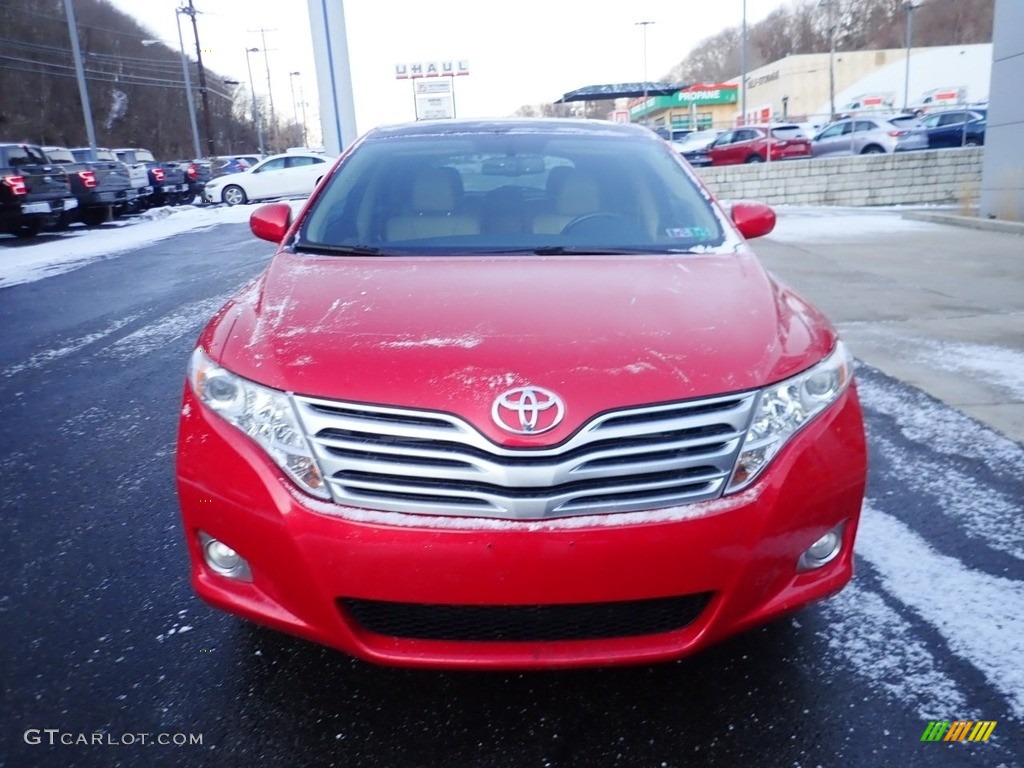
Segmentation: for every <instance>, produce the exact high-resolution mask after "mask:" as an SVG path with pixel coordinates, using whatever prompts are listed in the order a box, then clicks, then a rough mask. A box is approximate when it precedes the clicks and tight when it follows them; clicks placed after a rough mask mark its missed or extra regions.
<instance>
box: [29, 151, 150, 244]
mask: <svg viewBox="0 0 1024 768" xmlns="http://www.w3.org/2000/svg"><path fill="white" fill-rule="evenodd" d="M43 151H44V152H45V153H46V157H47V158H49V160H50V162H51V163H53V164H54V165H60V166H63V168H64V171H65V172H66V173H67V175H68V180H69V181H70V182H71V192H72V194H74V196H75V198H76V199H77V200H78V208H76V209H75V210H74V211H72V212H70V213H69V214H65V215H64V216H62V217H61V220H60V221H59V222H58V227H61V226H67V225H68V224H70V223H71V222H72V221H74V220H76V219H77V220H78V221H81V222H82V223H83V224H85V225H86V226H87V227H96V226H99V225H100V224H102V223H103V222H105V221H109V220H110V219H111V218H113V217H114V216H115V215H120V214H122V213H124V212H125V211H127V210H128V208H129V207H130V206H131V204H132V202H133V201H134V200H135V199H136V198H137V197H138V194H139V193H138V192H136V191H135V189H133V188H132V180H131V177H130V173H129V171H128V166H127V165H125V164H124V163H122V162H121V161H120V160H116V159H115V160H113V161H111V160H105V159H102V160H101V159H96V160H84V161H79V160H77V159H76V158H75V156H74V155H73V154H72V153H71V150H70V149H66V148H65V147H43Z"/></svg>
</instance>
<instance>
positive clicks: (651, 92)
mask: <svg viewBox="0 0 1024 768" xmlns="http://www.w3.org/2000/svg"><path fill="white" fill-rule="evenodd" d="M690 85H691V83H662V82H655V83H609V84H606V85H587V86H584V87H583V88H577V89H576V90H575V91H569V92H568V93H566V94H564V95H563V96H562V98H560V99H559V100H558V101H556V102H555V104H566V103H567V102H570V101H603V100H605V99H621V98H630V97H637V96H643V95H644V94H645V93H646V94H647V95H648V96H671V95H672V94H673V93H675V92H676V91H679V90H682V89H683V88H688V87H689V86H690Z"/></svg>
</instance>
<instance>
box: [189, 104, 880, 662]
mask: <svg viewBox="0 0 1024 768" xmlns="http://www.w3.org/2000/svg"><path fill="white" fill-rule="evenodd" d="M774 223H775V216H774V214H773V212H772V211H771V209H769V208H767V207H765V206H763V205H758V204H755V203H736V204H734V205H732V206H730V207H728V214H727V213H726V212H725V209H723V207H721V206H720V205H719V204H718V203H717V202H716V201H715V199H714V198H713V197H712V196H711V195H710V194H709V192H708V191H707V190H705V189H704V187H703V186H702V185H701V183H700V182H699V181H698V179H697V178H696V176H695V175H694V174H693V172H692V171H691V169H690V168H689V166H688V165H687V164H686V163H685V161H683V160H682V159H680V158H679V157H678V155H677V154H676V153H675V152H673V151H672V149H671V147H670V146H669V145H668V144H667V143H665V142H664V141H662V140H661V139H660V138H659V137H658V136H656V135H655V134H654V133H652V132H651V131H649V130H647V129H645V128H640V127H636V126H628V125H615V124H612V123H607V122H589V121H570V120H566V121H558V120H501V121H462V120H452V121H437V122H419V123H415V124H412V125H406V126H398V127H387V128H378V129H375V130H373V131H371V132H370V133H368V134H367V135H365V136H364V137H363V138H361V139H360V140H359V141H357V142H356V143H355V144H354V145H353V146H352V147H351V148H350V149H349V150H348V151H347V152H346V153H345V154H344V156H343V157H342V158H341V159H340V160H339V161H338V163H337V165H336V167H335V168H334V169H333V170H332V172H331V173H330V174H329V175H328V176H327V177H326V178H325V179H324V180H323V182H322V183H321V184H320V185H319V187H318V188H317V190H316V191H315V192H314V194H313V196H312V198H311V199H310V200H309V202H308V203H307V204H306V205H305V207H304V208H303V209H302V210H301V212H299V213H298V214H297V215H293V214H292V209H291V208H290V207H289V206H287V205H285V204H271V205H266V206H263V207H261V208H259V209H257V210H256V211H255V212H254V213H253V214H252V218H251V227H252V230H253V232H254V233H255V234H256V235H257V236H259V237H261V238H264V239H267V240H270V241H272V242H274V243H275V244H277V246H278V247H277V252H276V253H275V255H274V256H273V258H272V259H271V261H270V263H269V265H268V266H267V268H266V270H265V271H264V272H263V273H262V274H261V275H260V276H259V277H258V278H257V279H256V280H255V281H254V282H252V283H251V284H250V285H248V286H246V287H245V288H244V289H242V290H241V291H240V292H239V293H238V295H237V296H235V297H234V298H233V299H232V300H231V301H230V302H229V303H228V304H227V305H226V306H225V307H224V308H223V309H221V310H220V311H219V312H218V313H217V315H216V316H215V317H214V318H213V320H212V321H211V322H210V323H209V325H208V326H207V327H206V329H205V330H204V331H203V333H202V335H201V337H200V338H199V340H198V343H197V346H196V349H195V351H194V352H193V354H192V358H191V362H190V364H189V369H188V378H187V382H186V386H185V393H184V407H183V408H182V411H181V426H180V434H179V441H178V456H177V478H178V492H179V496H180V500H181V508H182V517H183V522H184V533H185V538H186V540H187V544H188V551H189V554H190V557H191V564H192V582H193V585H194V587H195V589H196V591H197V592H198V593H199V595H201V596H202V597H203V598H204V599H205V600H206V601H208V602H209V603H211V604H213V605H214V606H217V607H219V608H222V609H224V610H227V611H230V612H232V613H235V614H238V615H240V616H244V617H246V618H248V619H251V620H253V621H256V622H260V623H262V624H265V625H269V626H271V627H275V628H277V629H279V630H283V631H285V632H289V633H293V634H295V635H299V636H302V637H305V638H309V639H311V640H314V641H317V642H320V643H323V644H326V645H329V646H333V647H334V648H337V649H340V650H342V651H344V652H346V653H349V654H352V655H355V656H358V657H361V658H363V659H367V660H370V661H374V662H379V663H386V664H395V665H404V666H420V667H448V668H455V667H463V668H506V669H507V668H526V667H571V666H585V665H610V664H622V663H639V662H654V661H659V660H668V659H675V658H678V657H681V656H684V655H686V654H690V653H692V652H694V651H697V650H699V649H701V648H704V647H706V646H708V645H709V644H711V643H714V642H716V641H719V640H721V639H722V638H724V637H726V636H728V635H731V634H733V633H735V632H738V631H740V630H743V629H746V628H748V627H752V626H755V625H758V624H761V623H763V622H766V621H768V620H770V619H773V618H775V617H778V616H780V615H782V614H784V613H786V612H789V611H792V610H794V609H796V608H799V607H801V606H804V605H806V604H807V603H809V602H811V601H815V600H819V599H821V598H824V597H826V596H828V595H831V594H833V593H835V592H836V591H838V590H840V589H841V588H842V587H843V586H844V585H845V584H846V583H847V582H848V581H849V579H850V578H851V575H852V567H853V542H854V537H855V534H856V529H857V521H858V517H859V514H860V508H861V501H862V498H863V493H864V483H865V475H866V451H865V442H864V431H863V423H862V417H861V410H860V406H859V403H858V400H857V396H856V391H855V387H854V383H853V380H852V363H851V358H850V356H849V353H848V351H847V349H846V348H845V347H844V346H843V344H842V343H841V342H840V340H839V339H838V337H837V335H836V332H835V330H834V329H833V327H832V326H831V325H830V324H829V323H828V321H827V320H826V319H825V318H824V317H823V316H822V314H821V313H820V312H819V311H818V310H816V309H815V308H814V307H812V306H811V305H809V304H808V303H807V302H806V301H805V300H804V299H802V298H801V297H800V296H799V295H798V294H797V293H795V292H794V291H792V290H791V289H790V288H787V287H786V286H785V285H783V284H781V283H780V282H779V281H777V280H776V279H775V278H773V277H772V275H770V274H769V273H768V272H767V271H766V270H765V268H764V267H763V266H762V265H761V264H760V263H759V261H758V260H757V258H756V257H755V256H754V254H753V253H752V251H751V250H750V248H749V246H748V245H747V240H746V239H748V238H754V237H757V236H760V235H764V234H767V233H768V232H770V231H771V229H772V227H773V226H774Z"/></svg>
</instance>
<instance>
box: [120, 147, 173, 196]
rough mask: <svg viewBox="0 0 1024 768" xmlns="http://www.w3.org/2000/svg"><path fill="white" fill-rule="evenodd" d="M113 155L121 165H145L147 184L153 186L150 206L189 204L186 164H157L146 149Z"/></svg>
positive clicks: (129, 150)
mask: <svg viewBox="0 0 1024 768" xmlns="http://www.w3.org/2000/svg"><path fill="white" fill-rule="evenodd" d="M114 154H116V155H117V158H118V159H119V160H120V161H121V162H122V163H127V164H128V165H138V164H140V163H141V164H143V165H145V167H146V170H148V171H149V182H150V184H152V185H153V194H152V195H150V196H149V198H148V204H149V205H150V206H154V205H181V204H183V203H188V202H191V197H189V187H188V180H187V179H186V178H185V171H186V169H187V167H188V164H187V163H175V162H162V163H158V162H157V160H156V158H155V157H153V153H152V152H150V151H149V150H148V149H138V148H134V147H122V148H121V149H115V150H114Z"/></svg>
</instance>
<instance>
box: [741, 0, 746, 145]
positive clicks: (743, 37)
mask: <svg viewBox="0 0 1024 768" xmlns="http://www.w3.org/2000/svg"><path fill="white" fill-rule="evenodd" d="M740 70H741V72H740V111H741V116H740V125H746V124H747V0H743V29H742V31H741V33H740Z"/></svg>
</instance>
